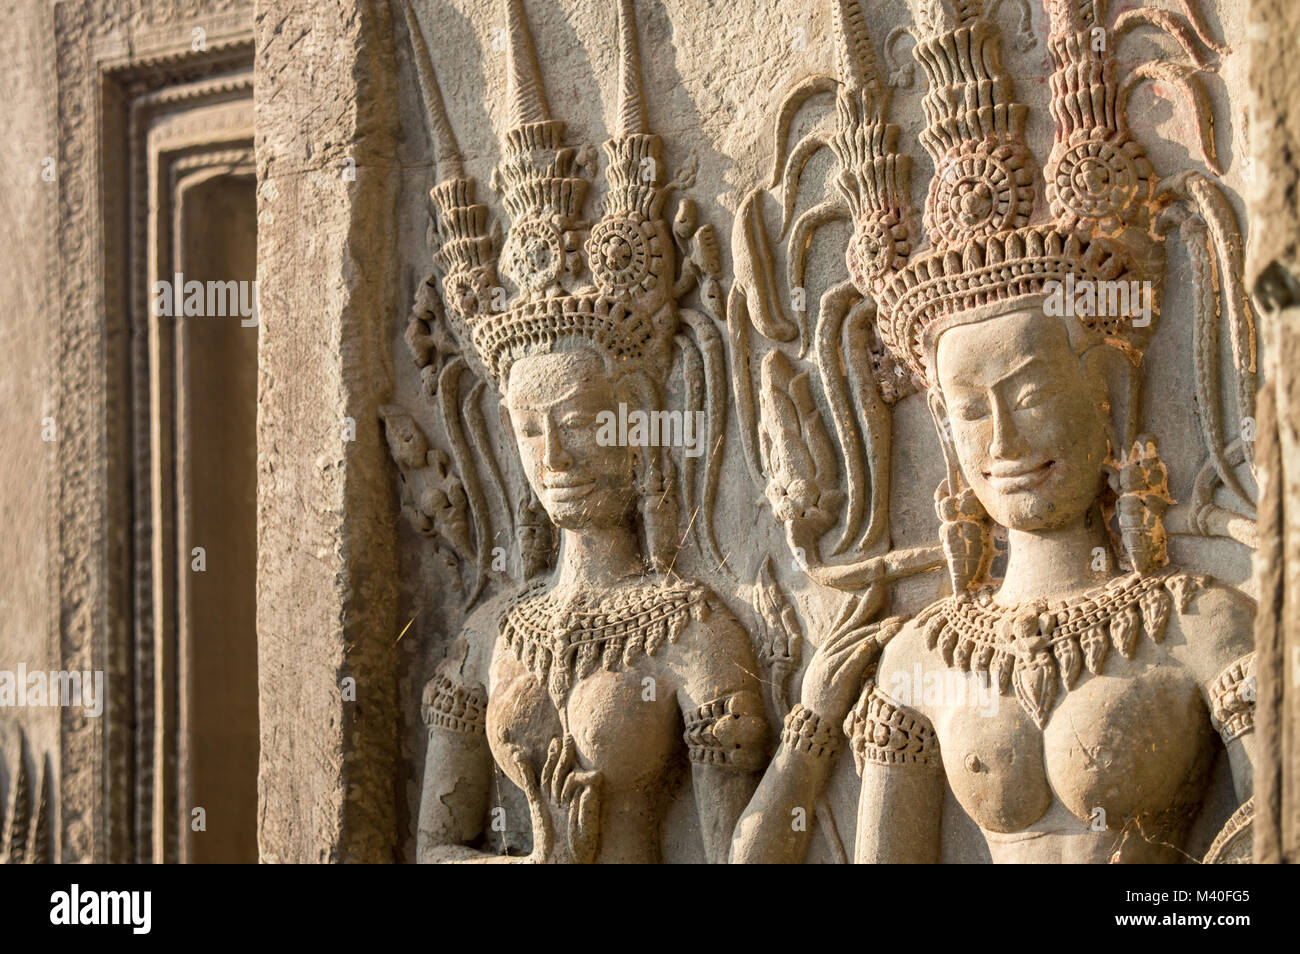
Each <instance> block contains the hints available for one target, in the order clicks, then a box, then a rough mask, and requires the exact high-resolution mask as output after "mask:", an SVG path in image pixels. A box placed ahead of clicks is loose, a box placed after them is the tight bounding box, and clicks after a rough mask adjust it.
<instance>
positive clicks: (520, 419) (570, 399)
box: [506, 351, 635, 530]
mask: <svg viewBox="0 0 1300 954" xmlns="http://www.w3.org/2000/svg"><path fill="white" fill-rule="evenodd" d="M506 406H507V408H508V411H509V414H510V425H511V428H512V429H513V430H514V435H515V442H516V443H517V445H518V447H519V456H520V458H521V460H522V461H523V465H524V471H525V473H526V474H527V475H528V482H529V484H530V485H532V488H533V492H534V493H535V494H537V499H538V500H540V501H541V503H542V506H543V507H545V508H546V512H547V514H549V515H550V518H551V520H552V521H554V523H555V524H556V526H558V527H560V528H562V529H569V530H573V529H582V528H585V527H608V526H615V525H617V524H619V523H622V522H623V521H624V520H626V519H627V517H628V513H629V511H630V509H631V507H632V506H633V504H634V503H635V493H634V487H635V483H634V479H633V466H632V453H631V451H630V450H629V449H628V448H627V447H622V446H618V445H616V444H615V445H609V446H603V445H602V444H601V443H600V441H598V440H597V434H598V433H599V431H600V427H599V424H598V415H599V414H600V413H601V412H602V411H606V412H611V411H616V410H617V404H616V402H615V398H614V389H613V387H612V386H611V384H610V380H609V377H608V375H607V374H606V373H605V367H604V364H603V363H602V362H601V360H600V358H599V357H598V356H597V355H595V354H594V353H592V352H590V351H579V352H574V353H570V354H548V355H537V356H532V357H526V358H520V359H518V360H516V361H515V362H514V364H513V365H511V368H510V380H509V384H508V386H507V389H506Z"/></svg>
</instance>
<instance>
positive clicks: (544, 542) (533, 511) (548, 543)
mask: <svg viewBox="0 0 1300 954" xmlns="http://www.w3.org/2000/svg"><path fill="white" fill-rule="evenodd" d="M515 515H516V519H515V542H516V544H517V545H518V546H519V558H520V561H521V562H522V563H523V570H524V579H526V580H527V579H531V578H532V577H534V576H536V575H537V574H538V573H542V572H544V571H546V570H548V569H550V567H551V560H552V559H553V557H554V555H555V525H554V524H553V523H551V517H550V515H549V514H548V513H547V512H546V509H545V508H544V507H543V506H542V504H541V501H539V500H538V499H537V496H536V494H534V493H533V492H532V488H529V490H528V497H527V499H525V500H521V501H520V502H519V507H518V509H517V510H516V512H515Z"/></svg>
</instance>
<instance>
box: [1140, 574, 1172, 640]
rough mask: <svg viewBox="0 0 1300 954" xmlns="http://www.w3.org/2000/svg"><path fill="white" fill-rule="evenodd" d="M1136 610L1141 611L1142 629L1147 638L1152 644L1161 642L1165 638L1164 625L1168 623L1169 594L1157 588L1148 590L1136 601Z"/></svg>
mask: <svg viewBox="0 0 1300 954" xmlns="http://www.w3.org/2000/svg"><path fill="white" fill-rule="evenodd" d="M1138 608H1139V609H1140V610H1141V611H1142V628H1143V629H1145V630H1146V634H1147V636H1149V637H1150V638H1151V641H1152V642H1155V643H1159V642H1162V641H1163V640H1164V638H1165V625H1166V624H1167V623H1168V622H1169V608H1170V599H1169V594H1167V593H1166V592H1165V591H1164V590H1163V589H1160V588H1159V587H1156V588H1153V589H1151V590H1148V591H1147V592H1146V593H1143V594H1142V598H1141V599H1140V600H1138Z"/></svg>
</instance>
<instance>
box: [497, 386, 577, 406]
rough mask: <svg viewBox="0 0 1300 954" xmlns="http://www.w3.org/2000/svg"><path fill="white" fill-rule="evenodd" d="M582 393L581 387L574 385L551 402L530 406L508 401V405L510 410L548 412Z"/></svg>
mask: <svg viewBox="0 0 1300 954" xmlns="http://www.w3.org/2000/svg"><path fill="white" fill-rule="evenodd" d="M582 391H583V388H582V386H581V385H575V386H574V387H572V388H570V389H569V390H568V391H566V392H565V393H563V394H561V395H560V396H559V397H557V398H553V399H552V400H550V401H547V402H545V403H544V404H531V403H527V402H520V401H510V402H509V403H510V407H511V409H512V410H516V411H549V410H550V409H551V408H553V407H555V406H556V405H559V404H563V403H564V402H565V401H569V400H572V399H573V398H575V397H577V396H578V395H579V394H581V393H582Z"/></svg>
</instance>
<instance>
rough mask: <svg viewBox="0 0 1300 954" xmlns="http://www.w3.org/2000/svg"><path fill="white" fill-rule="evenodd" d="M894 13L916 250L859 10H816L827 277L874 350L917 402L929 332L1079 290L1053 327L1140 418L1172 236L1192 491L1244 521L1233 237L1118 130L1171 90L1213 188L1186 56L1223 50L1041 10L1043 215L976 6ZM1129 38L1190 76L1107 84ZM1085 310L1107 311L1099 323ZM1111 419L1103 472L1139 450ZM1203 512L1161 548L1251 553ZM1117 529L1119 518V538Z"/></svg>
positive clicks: (920, 6)
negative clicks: (838, 248)
mask: <svg viewBox="0 0 1300 954" xmlns="http://www.w3.org/2000/svg"><path fill="white" fill-rule="evenodd" d="M912 6H913V13H914V19H915V25H914V31H913V32H914V34H915V37H916V47H915V49H914V56H915V59H916V60H917V62H918V63H920V64H921V66H922V68H923V69H924V71H925V73H926V76H927V79H928V84H929V85H928V90H927V92H926V94H925V96H924V98H923V100H922V107H923V109H924V113H925V120H926V122H925V127H924V129H923V130H922V132H921V134H920V140H921V144H922V145H923V146H924V148H925V150H926V151H927V152H928V153H929V155H930V158H931V160H932V161H933V164H934V176H933V178H932V179H931V181H930V183H929V188H928V190H927V195H926V202H925V210H924V214H923V216H922V219H923V225H924V230H925V233H926V237H927V238H928V240H929V243H928V245H926V246H925V247H923V248H921V249H919V250H917V249H915V248H914V247H913V243H912V234H911V232H910V230H909V221H910V216H909V210H908V172H909V165H908V163H907V160H906V158H905V157H904V156H902V155H900V154H899V152H898V149H897V142H898V132H899V131H898V127H897V126H895V125H894V124H892V123H889V122H887V121H886V118H885V112H886V104H887V101H888V95H887V90H886V89H885V88H884V86H883V85H882V83H881V82H880V79H879V74H878V72H877V69H876V65H875V59H874V54H873V52H872V48H871V41H870V38H869V37H868V35H867V30H866V21H865V18H864V16H863V13H862V8H861V4H860V2H858V0H834V3H833V6H832V10H833V22H834V32H835V37H836V44H837V47H836V54H837V55H836V66H837V70H838V74H839V76H838V79H839V84H838V90H837V105H836V109H837V115H838V123H837V128H836V132H835V134H834V136H832V137H831V138H830V139H829V141H828V143H827V144H828V145H829V147H830V148H831V149H832V151H834V153H835V154H836V157H837V158H838V160H839V164H840V171H839V175H838V177H837V179H836V184H837V186H838V188H839V190H840V192H841V194H842V195H843V197H844V199H845V202H846V205H847V206H848V211H849V213H850V215H851V217H852V220H853V223H854V231H853V236H852V238H851V240H850V242H849V245H848V249H847V252H846V256H845V258H846V264H847V266H848V269H849V274H850V276H851V278H852V280H853V283H854V284H855V286H856V287H857V289H858V290H859V291H860V292H861V293H862V294H863V295H864V296H866V297H867V298H869V299H871V300H873V301H874V302H875V305H876V324H877V331H878V333H879V336H880V339H881V342H882V343H883V345H884V346H885V348H886V349H888V351H889V352H891V353H892V355H893V356H894V357H895V358H896V359H897V360H898V361H900V362H902V363H903V364H905V365H906V366H907V367H909V368H910V369H911V370H912V372H913V373H914V374H915V375H916V376H917V377H918V378H920V379H922V380H928V381H929V382H930V383H931V384H933V383H934V362H933V357H934V355H933V349H934V347H935V345H936V343H937V341H938V339H939V336H940V335H941V334H942V332H943V331H944V330H946V329H947V328H950V327H952V326H954V325H957V324H966V323H970V322H976V321H981V320H983V319H986V318H989V317H992V316H994V315H998V314H1005V313H1008V312H1011V311H1014V310H1020V309H1022V308H1024V309H1029V310H1031V311H1038V312H1040V313H1043V314H1044V320H1050V321H1056V320H1058V318H1056V317H1055V316H1052V315H1049V314H1047V312H1048V311H1049V310H1050V309H1048V308H1045V307H1043V306H1044V305H1045V304H1046V301H1045V299H1046V298H1047V297H1048V296H1055V295H1061V294H1063V297H1066V298H1072V296H1073V294H1074V290H1075V289H1081V290H1087V291H1089V292H1091V297H1085V298H1081V299H1079V304H1080V305H1081V307H1071V306H1072V305H1073V300H1072V301H1071V302H1068V303H1065V309H1064V312H1063V313H1065V314H1069V315H1072V316H1073V318H1072V320H1073V321H1075V322H1077V324H1076V330H1082V331H1084V332H1086V333H1090V334H1091V335H1092V336H1094V338H1095V340H1096V341H1098V342H1102V341H1104V342H1106V343H1108V344H1110V345H1112V346H1115V347H1118V348H1120V349H1121V350H1123V351H1124V352H1125V353H1126V354H1127V355H1128V356H1129V358H1130V362H1129V370H1130V395H1129V400H1128V407H1129V410H1130V411H1132V410H1133V409H1135V408H1137V407H1140V398H1139V390H1140V386H1141V374H1140V363H1141V359H1142V356H1143V354H1144V352H1145V349H1146V347H1147V345H1148V344H1149V342H1150V338H1151V335H1152V333H1153V332H1154V330H1155V326H1156V320H1155V318H1156V316H1158V314H1159V310H1160V309H1159V292H1160V287H1161V283H1162V280H1163V276H1164V262H1165V239H1166V236H1167V235H1168V234H1169V233H1171V232H1172V231H1174V230H1177V232H1178V234H1179V236H1180V237H1181V238H1182V240H1183V242H1184V243H1185V245H1186V249H1187V253H1188V257H1189V259H1190V264H1191V273H1192V280H1193V281H1192V291H1193V295H1194V314H1193V341H1194V342H1195V348H1194V352H1195V372H1196V393H1197V405H1198V408H1200V409H1201V413H1200V414H1198V418H1199V421H1200V424H1201V428H1202V437H1203V440H1204V443H1205V447H1206V449H1207V451H1208V454H1209V460H1208V462H1207V464H1206V468H1205V473H1204V474H1203V476H1202V478H1198V481H1197V487H1198V488H1200V487H1202V485H1204V487H1206V488H1213V487H1214V486H1216V485H1219V486H1222V487H1224V488H1225V489H1227V490H1228V491H1229V492H1230V493H1232V494H1233V495H1234V496H1236V498H1237V499H1238V500H1239V501H1240V502H1241V503H1242V504H1244V505H1245V507H1246V509H1247V511H1249V509H1250V508H1251V507H1252V506H1253V495H1252V494H1251V492H1250V491H1249V490H1248V489H1247V488H1246V486H1245V485H1244V484H1243V481H1242V479H1241V478H1240V476H1239V474H1238V473H1237V471H1236V468H1237V466H1238V465H1240V464H1242V463H1243V462H1244V463H1246V464H1248V465H1250V466H1251V467H1253V454H1252V449H1253V439H1254V436H1253V419H1254V379H1255V356H1256V343H1255V327H1254V317H1253V310H1252V306H1251V303H1250V301H1249V298H1248V296H1247V294H1246V292H1245V290H1244V287H1243V282H1242V255H1241V239H1240V231H1239V229H1238V227H1237V224H1236V221H1235V219H1234V216H1233V213H1232V211H1231V207H1230V206H1229V205H1228V203H1227V201H1226V200H1225V198H1224V196H1223V193H1222V191H1221V190H1220V188H1219V187H1218V185H1217V184H1216V183H1214V182H1213V181H1212V180H1211V179H1209V178H1207V177H1206V176H1205V175H1203V174H1201V173H1199V172H1195V171H1188V172H1184V173H1182V174H1180V175H1177V176H1173V177H1171V178H1169V179H1167V180H1165V181H1160V180H1159V179H1158V178H1157V176H1156V175H1155V173H1154V171H1153V169H1152V166H1151V163H1150V161H1149V160H1148V159H1147V156H1146V153H1145V150H1144V149H1143V147H1142V146H1141V145H1140V144H1139V143H1138V142H1137V140H1136V139H1135V138H1134V136H1133V135H1132V133H1131V132H1130V130H1129V129H1128V127H1127V124H1126V122H1125V118H1124V117H1125V107H1126V103H1127V99H1128V97H1129V95H1130V94H1131V92H1132V91H1133V89H1134V88H1135V87H1136V85H1137V84H1138V83H1139V82H1141V81H1142V80H1144V79H1150V78H1156V79H1159V80H1162V81H1164V82H1165V84H1167V85H1168V86H1171V87H1173V88H1176V89H1178V90H1179V91H1180V92H1182V93H1183V95H1184V98H1185V99H1186V101H1187V102H1189V103H1191V104H1192V106H1193V108H1194V112H1195V119H1196V123H1195V128H1196V129H1197V130H1198V131H1199V134H1200V148H1201V155H1202V158H1203V159H1204V161H1205V164H1206V166H1207V167H1208V168H1209V169H1210V170H1211V171H1212V172H1215V173H1218V172H1219V170H1218V165H1217V162H1216V160H1215V157H1214V145H1213V124H1212V122H1211V121H1210V107H1209V103H1208V100H1207V99H1206V97H1205V93H1204V90H1203V88H1202V87H1201V85H1200V83H1199V80H1198V79H1197V76H1196V73H1197V71H1198V68H1200V67H1202V66H1204V65H1205V57H1204V55H1203V54H1202V53H1200V52H1199V51H1198V49H1197V47H1196V46H1195V43H1196V41H1197V40H1199V41H1200V43H1201V44H1203V45H1204V46H1205V47H1208V48H1209V49H1211V50H1213V51H1215V52H1218V53H1224V52H1227V51H1226V50H1225V48H1223V47H1221V46H1219V45H1217V44H1215V43H1214V42H1213V41H1211V40H1210V39H1209V38H1208V37H1207V36H1206V34H1205V31H1204V26H1203V24H1202V22H1201V20H1200V17H1199V15H1198V14H1196V13H1195V10H1194V8H1193V7H1192V6H1191V5H1187V7H1186V14H1187V15H1186V18H1185V19H1184V18H1183V17H1180V16H1178V15H1176V14H1172V13H1169V12H1166V11H1153V10H1145V9H1136V10H1127V11H1125V12H1124V13H1122V14H1121V15H1120V16H1119V17H1117V18H1116V19H1115V21H1114V22H1113V23H1111V22H1109V21H1108V17H1107V11H1106V0H1044V8H1045V10H1046V13H1047V17H1048V50H1049V53H1050V55H1051V60H1052V66H1053V71H1052V74H1051V77H1050V91H1051V115H1052V121H1053V126H1054V138H1053V143H1052V148H1051V152H1050V154H1049V155H1048V157H1047V162H1046V165H1045V166H1044V167H1043V169H1042V175H1043V177H1044V179H1045V183H1044V185H1045V189H1044V192H1045V195H1046V197H1047V208H1046V209H1043V208H1038V207H1036V203H1035V195H1036V187H1035V186H1036V181H1035V180H1036V177H1037V176H1038V175H1039V168H1038V165H1037V164H1036V162H1035V160H1034V158H1033V155H1032V154H1031V152H1030V150H1029V149H1028V148H1027V146H1026V144H1025V138H1024V129H1025V122H1026V118H1027V110H1026V107H1025V106H1024V105H1023V104H1021V103H1019V102H1017V101H1016V99H1015V95H1014V91H1013V89H1012V84H1011V81H1010V79H1009V78H1008V77H1007V75H1006V74H1005V71H1004V70H1003V67H1002V63H1001V59H1000V52H999V44H998V39H997V28H996V26H995V25H994V24H993V23H992V22H991V20H990V15H989V12H988V10H987V9H986V8H985V4H984V3H983V0H913V3H912ZM1143 24H1145V25H1149V26H1155V27H1157V28H1160V29H1162V30H1165V31H1166V32H1167V33H1169V35H1170V36H1172V37H1174V38H1175V39H1177V40H1178V41H1179V43H1180V44H1181V45H1182V46H1183V48H1184V50H1185V51H1186V52H1187V54H1188V56H1189V57H1190V58H1191V59H1192V61H1193V62H1194V63H1195V66H1191V65H1188V64H1186V63H1183V62H1178V61H1176V60H1172V59H1161V60H1159V61H1157V62H1144V63H1139V64H1138V65H1137V66H1135V67H1134V68H1132V69H1131V70H1130V71H1129V72H1128V74H1127V75H1125V76H1123V77H1121V75H1120V70H1119V66H1118V64H1117V60H1116V57H1115V53H1114V48H1115V44H1116V42H1117V41H1118V37H1119V36H1120V35H1121V34H1123V33H1126V32H1127V31H1129V30H1130V29H1132V28H1133V27H1135V26H1138V25H1143ZM1194 38H1195V39H1194ZM1054 286H1055V287H1054ZM1062 290H1063V292H1062ZM1112 292H1113V293H1112ZM1135 296H1137V297H1135ZM1103 297H1105V299H1106V300H1107V305H1108V307H1102V306H1101V302H1102V300H1103ZM1062 300H1063V299H1058V302H1061V301H1062ZM1124 302H1128V307H1124V306H1123V303H1124ZM1115 303H1119V304H1120V307H1118V308H1116V307H1114V304H1115ZM1220 321H1222V322H1223V324H1224V325H1226V327H1227V331H1228V337H1229V340H1230V343H1231V349H1232V354H1233V359H1234V364H1235V367H1234V368H1233V369H1232V371H1233V374H1232V375H1231V378H1232V379H1233V380H1234V381H1235V384H1236V394H1235V398H1236V403H1237V410H1238V411H1239V413H1240V418H1239V420H1240V421H1242V426H1241V428H1240V430H1239V431H1237V433H1233V430H1230V429H1229V428H1228V427H1225V424H1224V408H1223V404H1222V401H1221V397H1220V393H1219V392H1220V384H1219V377H1220V372H1219V360H1220V359H1219V349H1218V345H1217V342H1218V337H1219V328H1218V325H1219V322H1220ZM1127 417H1128V422H1127V426H1126V429H1125V432H1124V433H1123V434H1118V435H1116V440H1117V441H1118V445H1117V446H1114V447H1112V453H1113V454H1114V455H1115V460H1114V462H1113V463H1114V466H1115V467H1116V468H1117V469H1119V468H1121V467H1123V466H1124V462H1125V461H1126V460H1127V459H1128V456H1126V455H1127V454H1128V449H1129V448H1134V450H1133V452H1132V453H1133V454H1137V455H1139V456H1140V455H1146V456H1149V457H1151V458H1152V459H1154V453H1155V452H1154V444H1153V442H1152V439H1151V438H1150V437H1146V436H1142V435H1140V433H1139V432H1140V421H1139V416H1138V415H1137V414H1136V413H1129V414H1128V415H1127ZM1238 435H1239V436H1238ZM950 465H951V461H950ZM1160 470H1161V473H1163V469H1162V468H1161V469H1160ZM955 477H956V474H955V472H952V467H951V466H950V478H955ZM1162 488H1163V482H1162V481H1161V482H1157V483H1155V484H1152V485H1151V486H1150V487H1144V488H1143V490H1142V492H1143V493H1144V494H1145V495H1146V496H1143V497H1142V498H1141V499H1142V500H1148V498H1150V501H1151V502H1152V507H1148V508H1147V509H1148V510H1151V511H1152V512H1151V514H1148V516H1147V517H1144V518H1143V521H1142V527H1143V528H1145V529H1144V530H1143V532H1144V533H1145V534H1146V536H1148V537H1150V539H1151V540H1152V541H1153V547H1152V548H1148V549H1151V551H1152V552H1151V553H1142V554H1137V553H1131V554H1129V556H1130V558H1131V559H1132V560H1133V563H1134V565H1135V566H1137V567H1139V568H1140V569H1142V570H1148V569H1150V568H1152V567H1153V566H1157V565H1161V564H1163V563H1164V562H1166V559H1167V556H1166V553H1165V550H1164V546H1163V539H1164V536H1163V530H1161V529H1160V528H1158V527H1155V528H1152V527H1148V526H1147V525H1148V524H1151V523H1153V522H1154V523H1158V522H1159V521H1158V519H1157V516H1158V514H1156V511H1157V510H1158V511H1159V513H1161V514H1162V513H1163V511H1164V507H1165V506H1166V505H1167V502H1168V499H1167V491H1165V490H1163V489H1162ZM953 489H954V492H955V491H957V490H959V489H960V488H958V487H956V485H955V484H954V485H953ZM1117 492H1120V496H1121V497H1123V496H1124V493H1128V491H1120V490H1119V488H1117ZM1134 493H1136V491H1134ZM1130 496H1131V494H1130ZM1211 497H1212V494H1210V493H1202V491H1201V490H1200V489H1198V491H1197V499H1196V500H1193V501H1191V502H1190V504H1189V507H1188V508H1185V509H1184V510H1183V511H1182V512H1181V513H1179V514H1177V515H1176V520H1177V522H1178V523H1179V524H1180V528H1179V529H1180V531H1181V532H1190V533H1199V534H1210V535H1221V536H1230V537H1233V538H1234V539H1238V540H1240V541H1241V542H1243V543H1247V544H1248V545H1251V544H1253V534H1252V533H1250V532H1248V529H1247V530H1243V529H1242V528H1243V527H1244V526H1245V524H1246V523H1248V521H1249V515H1248V514H1245V515H1243V514H1242V513H1241V512H1240V511H1236V510H1232V509H1229V508H1224V507H1222V506H1220V505H1219V504H1216V503H1214V502H1213V500H1212V499H1211ZM1156 498H1161V501H1160V503H1159V506H1158V507H1156V506H1155V502H1156ZM1123 502H1124V501H1123V500H1121V504H1122V503H1123ZM1129 502H1130V503H1131V502H1132V501H1131V500H1130V501H1129ZM941 504H942V501H941ZM950 509H951V508H950ZM1123 509H1124V508H1123V507H1121V510H1123ZM1129 509H1130V510H1131V509H1132V508H1129ZM941 514H942V506H941ZM1243 517H1244V518H1245V519H1244V520H1243ZM1148 518H1149V519H1148ZM1135 519H1136V517H1134V515H1133V514H1132V513H1130V514H1129V515H1128V521H1129V524H1133V522H1134V520H1135ZM964 529H966V530H970V531H971V532H972V533H973V532H975V531H974V529H973V528H964ZM1134 533H1136V530H1135V531H1134ZM1132 535H1133V534H1130V536H1132ZM1157 544H1158V545H1157ZM950 556H951V555H950ZM950 562H951V561H950ZM976 562H979V561H976Z"/></svg>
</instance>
